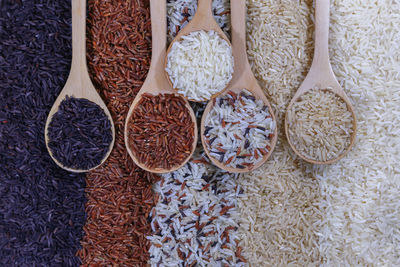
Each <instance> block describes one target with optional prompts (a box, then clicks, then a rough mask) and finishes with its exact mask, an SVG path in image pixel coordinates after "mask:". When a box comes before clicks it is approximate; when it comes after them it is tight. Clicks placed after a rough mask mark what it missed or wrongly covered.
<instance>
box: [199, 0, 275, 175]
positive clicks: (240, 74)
mask: <svg viewBox="0 0 400 267" xmlns="http://www.w3.org/2000/svg"><path fill="white" fill-rule="evenodd" d="M231 18H232V19H231V21H232V45H233V47H232V48H233V56H234V58H235V71H234V73H233V78H232V81H231V84H230V86H229V87H228V88H227V89H226V91H225V93H224V95H226V94H227V93H228V92H229V91H232V92H234V93H236V94H240V92H242V90H243V89H246V90H248V91H249V92H251V93H252V94H253V95H254V96H255V97H256V98H257V99H261V100H262V101H263V102H264V104H265V105H266V106H268V110H269V112H270V114H271V117H272V120H274V121H275V115H274V113H273V111H272V108H271V105H270V103H269V102H268V99H267V97H266V96H265V94H264V92H263V90H262V89H261V87H260V85H259V84H258V82H257V80H256V78H255V77H254V75H253V72H252V71H251V67H250V64H249V61H248V59H247V51H246V0H231ZM212 107H213V101H210V102H208V104H207V107H206V109H205V110H204V113H203V117H202V118H201V142H202V144H203V147H204V150H205V152H206V154H207V156H208V157H209V158H210V160H211V161H212V162H213V163H214V164H215V165H216V166H217V167H219V168H221V169H223V170H226V171H228V172H234V173H244V172H248V171H251V170H254V169H256V168H258V167H260V166H261V165H262V164H263V163H264V162H265V161H266V160H267V159H268V158H269V157H270V155H271V154H272V151H273V150H274V148H275V145H276V141H277V136H278V134H277V129H276V127H275V131H274V136H273V138H272V140H271V145H270V146H271V149H270V150H269V151H268V153H267V154H266V155H264V157H263V159H262V160H261V161H260V162H258V163H257V164H255V165H254V166H252V167H251V168H249V167H246V168H245V169H238V168H232V167H229V166H226V165H225V164H224V163H221V162H219V161H218V160H217V159H215V158H214V157H212V156H211V155H210V151H209V149H208V147H207V144H206V138H205V136H204V131H205V121H206V118H207V116H208V114H209V113H210V111H211V109H212Z"/></svg>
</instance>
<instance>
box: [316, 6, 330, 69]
mask: <svg viewBox="0 0 400 267" xmlns="http://www.w3.org/2000/svg"><path fill="white" fill-rule="evenodd" d="M329 5H330V0H316V4H315V48H314V59H313V63H312V65H313V66H314V67H321V66H330V62H329V48H328V43H329Z"/></svg>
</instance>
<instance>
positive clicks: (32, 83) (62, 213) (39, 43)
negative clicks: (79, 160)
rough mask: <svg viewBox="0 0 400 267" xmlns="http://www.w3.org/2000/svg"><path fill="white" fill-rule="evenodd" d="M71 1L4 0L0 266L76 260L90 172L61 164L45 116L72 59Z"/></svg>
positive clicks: (0, 1)
mask: <svg viewBox="0 0 400 267" xmlns="http://www.w3.org/2000/svg"><path fill="white" fill-rule="evenodd" d="M70 23H71V14H70V1H59V0H53V1H43V0H34V1H32V0H30V1H28V0H26V1H8V0H0V99H1V101H0V266H50V265H51V266H77V265H78V264H79V263H80V261H79V258H78V257H76V256H75V254H76V252H77V250H78V249H79V241H80V239H81V237H82V234H83V231H82V227H83V225H84V221H85V213H84V204H85V195H84V186H85V180H84V175H83V174H81V175H78V174H72V173H68V172H65V171H63V170H62V169H60V168H58V167H57V166H56V165H55V163H53V162H52V160H51V159H50V157H49V155H48V153H47V150H46V146H45V143H44V133H43V131H44V125H45V121H46V116H47V114H48V112H49V110H50V108H51V106H52V104H53V102H54V100H55V99H56V97H57V95H58V94H59V92H60V91H61V89H62V87H63V86H64V83H65V81H66V78H67V75H68V72H69V65H70V58H71V38H70V36H71V27H70Z"/></svg>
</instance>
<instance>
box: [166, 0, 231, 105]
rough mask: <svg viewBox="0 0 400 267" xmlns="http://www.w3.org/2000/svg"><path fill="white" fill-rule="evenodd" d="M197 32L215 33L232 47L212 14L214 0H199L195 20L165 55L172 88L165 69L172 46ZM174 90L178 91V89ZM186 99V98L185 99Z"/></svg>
mask: <svg viewBox="0 0 400 267" xmlns="http://www.w3.org/2000/svg"><path fill="white" fill-rule="evenodd" d="M196 31H205V32H209V31H214V32H216V33H217V34H218V36H219V37H221V38H222V39H224V40H225V41H226V42H227V43H228V44H229V45H230V46H232V45H231V42H230V40H229V38H228V37H227V36H226V34H225V33H224V32H223V31H222V30H221V28H220V27H219V25H218V23H217V22H216V21H215V18H214V16H213V13H212V0H197V9H196V13H195V14H194V16H193V19H192V20H191V21H189V23H188V24H187V25H186V26H185V27H184V28H183V29H181V30H180V31H179V32H178V34H177V35H176V36H175V38H174V39H173V40H172V42H171V43H170V45H169V46H168V49H167V53H166V54H165V57H164V58H165V59H164V73H165V76H166V79H167V81H168V83H169V84H170V87H172V88H174V85H173V83H172V81H171V78H170V77H169V75H168V73H167V71H165V69H166V68H167V64H168V54H169V53H170V52H171V49H172V46H173V45H174V43H176V42H179V41H180V40H181V39H182V37H183V36H186V35H188V34H190V33H191V32H196ZM229 84H230V83H228V84H227V85H226V87H225V88H227V87H228V86H229ZM174 90H176V91H178V90H177V89H176V88H174ZM224 91H225V90H221V91H219V92H218V93H215V94H213V95H212V96H211V99H212V98H215V97H217V96H219V95H220V94H222V93H223V92H224ZM185 98H186V97H185ZM190 101H192V102H204V101H198V100H194V99H190Z"/></svg>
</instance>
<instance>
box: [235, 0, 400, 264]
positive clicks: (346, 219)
mask: <svg viewBox="0 0 400 267" xmlns="http://www.w3.org/2000/svg"><path fill="white" fill-rule="evenodd" d="M314 2H315V1H314ZM312 3H313V1H289V0H287V1H264V0H249V1H248V7H249V10H248V12H249V17H248V18H249V21H248V26H247V29H248V33H249V35H248V53H249V55H250V59H251V62H252V64H253V67H254V68H253V70H254V71H255V73H256V76H257V78H258V79H259V82H261V84H263V85H264V88H265V90H266V92H267V93H268V94H269V95H270V96H271V98H270V99H271V102H272V103H273V106H274V108H275V110H276V113H275V114H277V117H278V121H277V122H278V124H280V125H282V123H283V114H284V112H285V109H286V107H287V104H288V102H289V101H290V99H291V97H292V96H293V95H294V93H295V92H296V90H297V89H298V87H299V86H300V83H301V82H302V80H303V79H304V75H305V74H306V73H307V71H308V68H309V67H310V61H311V59H312V51H313V42H312V38H311V34H310V33H311V32H313V25H312V21H311V19H312V18H313V15H312V13H313V9H312ZM331 4H332V5H331V26H330V55H331V61H332V66H333V70H334V72H335V74H336V76H337V78H338V80H339V83H340V84H341V85H342V87H344V89H345V91H346V93H347V95H348V96H349V97H350V99H351V100H352V102H353V104H354V107H355V111H356V117H357V121H358V126H359V127H358V132H357V140H356V144H355V147H354V148H353V150H352V151H350V153H349V154H348V155H347V156H346V157H345V158H344V159H342V160H341V161H339V162H338V163H337V164H334V165H331V166H324V167H313V166H312V165H309V164H306V163H304V162H303V161H301V160H299V159H297V158H296V156H295V155H294V154H293V152H292V151H291V149H290V148H289V146H288V144H287V142H286V140H285V139H284V136H280V140H279V141H278V145H277V147H276V148H275V150H274V153H273V155H272V157H271V159H270V160H269V161H267V163H266V164H265V165H264V166H263V167H262V168H260V169H259V170H257V171H254V172H253V173H251V174H249V175H244V176H242V177H241V179H239V181H240V184H241V185H242V186H243V188H244V189H245V193H247V194H246V195H245V197H244V198H242V199H240V201H239V203H238V204H239V206H240V212H241V217H242V218H243V219H242V222H241V223H240V228H239V231H240V232H239V233H240V238H241V240H242V242H241V244H242V245H243V246H244V255H245V257H246V258H247V260H248V261H249V263H250V265H252V266H400V252H399V251H400V250H399V247H400V213H399V212H398V211H399V208H400V207H399V205H400V202H399V199H400V169H399V167H398V166H399V164H398V162H400V94H399V89H400V74H399V73H400V65H399V63H398V62H400V54H399V53H398V45H395V44H398V43H400V32H399V31H398V30H397V25H399V24H400V14H399V12H397V11H398V10H400V2H399V1H386V0H385V1H352V0H334V1H331ZM310 30H311V31H310ZM281 129H282V128H281ZM281 131H282V130H281Z"/></svg>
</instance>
